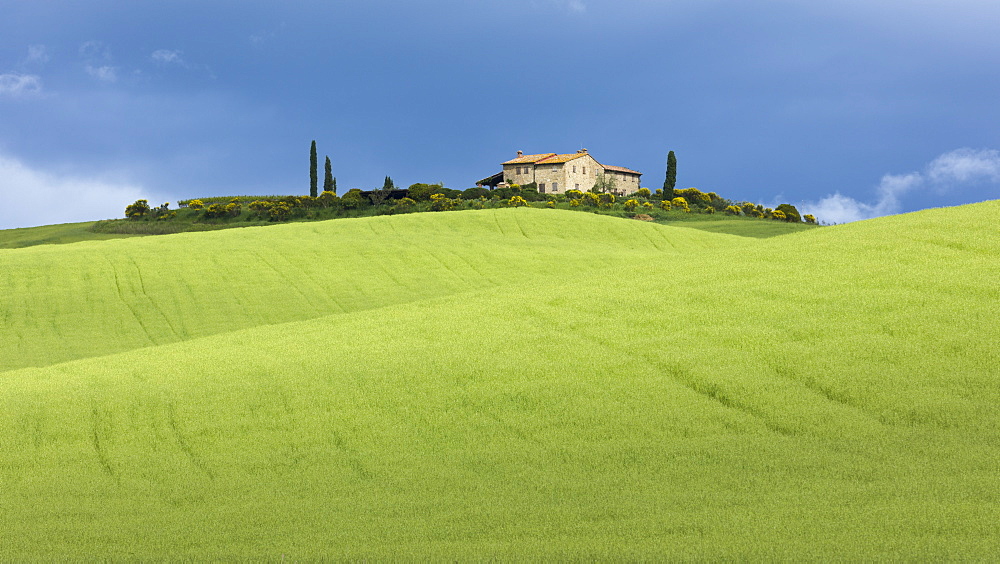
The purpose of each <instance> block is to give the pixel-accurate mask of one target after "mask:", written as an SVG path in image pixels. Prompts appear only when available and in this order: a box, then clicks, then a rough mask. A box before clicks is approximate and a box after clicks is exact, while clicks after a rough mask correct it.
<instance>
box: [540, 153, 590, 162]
mask: <svg viewBox="0 0 1000 564" xmlns="http://www.w3.org/2000/svg"><path fill="white" fill-rule="evenodd" d="M585 156H588V155H587V154H586V153H570V154H568V155H555V154H553V155H552V156H551V157H546V158H544V159H542V160H540V161H538V164H555V163H565V162H569V161H571V160H573V159H578V158H580V157H585Z"/></svg>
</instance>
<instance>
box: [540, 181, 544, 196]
mask: <svg viewBox="0 0 1000 564" xmlns="http://www.w3.org/2000/svg"><path fill="white" fill-rule="evenodd" d="M538 191H539V192H541V193H542V194H544V193H545V183H544V182H542V183H541V184H539V185H538Z"/></svg>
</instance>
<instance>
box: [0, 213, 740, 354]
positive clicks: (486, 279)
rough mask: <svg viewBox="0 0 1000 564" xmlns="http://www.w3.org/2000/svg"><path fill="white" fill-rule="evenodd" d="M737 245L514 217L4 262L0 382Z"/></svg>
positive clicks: (174, 242)
mask: <svg viewBox="0 0 1000 564" xmlns="http://www.w3.org/2000/svg"><path fill="white" fill-rule="evenodd" d="M668 234H669V235H668ZM738 240H739V239H737V238H736V237H730V236H718V235H711V234H706V233H702V232H699V231H693V230H670V229H668V228H663V227H652V226H648V225H642V224H641V222H635V221H622V220H620V219H614V218H609V217H604V216H596V215H591V214H579V213H573V212H563V211H558V210H535V211H534V213H531V212H528V213H521V212H518V211H516V210H511V209H503V210H483V211H480V212H469V213H449V214H412V215H406V216H381V217H374V218H365V219H340V220H336V221H325V222H317V223H296V224H290V225H282V226H273V227H270V226H269V227H249V228H244V229H230V230H225V231H217V232H210V233H180V234H176V235H164V236H158V237H148V238H141V239H126V240H119V241H107V242H85V243H78V244H75V245H72V246H68V247H67V246H44V247H32V248H27V249H17V250H8V251H3V250H0V272H7V273H10V275H9V276H4V277H2V278H0V311H3V312H5V316H6V317H5V329H6V334H7V337H8V338H6V339H4V340H3V341H2V342H0V370H9V369H12V368H20V367H24V366H44V365H48V364H52V363H55V362H62V361H66V360H73V359H77V358H84V357H89V356H96V355H102V354H109V353H114V352H120V351H124V350H130V349H134V348H138V347H148V346H154V345H160V344H165V343H171V342H177V341H183V340H187V339H191V338H195V337H202V336H206V335H213V334H217V333H221V332H225V331H231V330H233V329H243V328H247V327H255V326H258V325H267V324H274V323H284V322H287V321H296V320H302V319H311V318H316V317H321V316H324V315H329V314H335V313H344V312H351V311H358V310H367V309H372V308H376V307H384V306H389V305H393V304H399V303H406V302H411V301H416V300H421V299H426V298H430V297H437V296H445V295H451V294H455V293H459V292H464V291H468V290H473V289H481V288H497V289H498V290H497V291H502V292H513V293H516V294H520V295H522V296H523V297H527V296H530V295H531V293H532V292H534V291H535V290H536V289H537V288H539V287H540V286H544V284H545V283H544V282H543V281H542V279H541V278H540V277H545V276H555V277H556V278H557V279H558V280H560V281H565V280H572V279H573V278H575V277H577V276H579V275H581V274H583V273H586V272H590V271H594V270H600V269H606V268H609V267H610V268H614V267H617V266H621V265H626V264H629V263H632V262H635V261H641V260H644V259H645V258H647V257H649V256H660V255H669V256H675V255H678V254H681V253H684V252H694V251H698V250H707V249H713V248H719V247H724V246H726V245H731V244H734V243H735V242H736V241H738ZM624 283H625V282H624V281H623V282H622V284H623V285H622V286H621V288H622V289H624V288H625V286H624ZM501 288H503V289H502V290H501Z"/></svg>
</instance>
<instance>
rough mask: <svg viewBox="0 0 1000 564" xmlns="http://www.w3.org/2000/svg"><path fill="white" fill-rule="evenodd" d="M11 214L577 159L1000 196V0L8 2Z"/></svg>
mask: <svg viewBox="0 0 1000 564" xmlns="http://www.w3.org/2000/svg"><path fill="white" fill-rule="evenodd" d="M0 16H2V17H0V228H8V227H20V226H29V225H38V224H47V223H59V222H67V221H83V220H88V219H98V218H105V217H119V216H121V215H122V213H123V210H124V207H125V205H126V204H128V203H130V202H131V201H133V200H135V199H137V198H140V197H142V198H148V199H149V200H151V202H154V203H162V202H164V201H169V202H171V203H172V204H173V203H174V202H176V201H177V200H178V199H184V198H191V197H198V196H212V195H228V194H288V193H300V194H301V193H307V192H308V178H309V175H308V151H309V143H310V141H311V140H313V139H315V140H316V141H317V144H318V146H319V152H320V156H321V159H322V156H323V155H329V156H330V158H331V160H332V162H333V170H334V174H335V175H336V176H337V180H338V186H339V187H340V189H341V191H344V190H345V189H347V188H353V187H357V188H364V189H368V188H372V187H377V186H381V184H382V180H383V178H384V177H385V176H386V175H390V176H392V178H393V179H394V180H395V181H396V183H397V184H400V185H409V184H411V183H414V182H444V183H445V185H446V186H448V187H451V188H458V189H464V188H468V187H470V186H473V185H474V183H475V181H476V180H477V179H479V178H482V177H484V176H487V175H489V174H492V173H494V172H497V171H498V170H499V163H500V162H502V161H504V160H507V159H509V158H512V157H513V155H514V153H515V151H517V150H523V151H525V152H527V153H536V152H574V151H576V150H577V149H579V148H581V147H587V148H588V149H589V150H590V152H591V154H593V155H594V156H595V157H596V158H597V159H598V160H599V161H601V162H604V163H606V164H614V165H619V166H627V167H630V168H634V169H636V170H639V171H641V172H643V173H644V176H643V185H645V186H648V187H650V188H658V187H660V186H661V185H662V183H663V175H664V168H665V164H664V163H665V159H666V154H667V151H669V150H674V151H675V152H676V154H677V158H678V187H688V186H696V187H698V188H701V189H702V190H705V191H715V192H718V193H720V194H722V195H723V196H725V197H728V198H730V199H733V200H750V201H755V202H760V203H764V204H767V205H776V204H778V203H782V202H791V203H794V204H796V205H799V206H800V208H801V209H802V210H803V211H804V212H808V211H811V212H813V213H815V214H817V215H818V216H819V218H820V219H821V220H825V221H827V222H843V221H851V220H856V219H863V218H867V217H874V216H878V215H886V214H891V213H899V212H906V211H912V210H916V209H921V208H926V207H934V206H943V205H955V204H961V203H969V202H976V201H982V200H987V199H995V198H1000V151H998V149H1000V103H998V99H1000V96H998V93H1000V39H998V38H1000V2H996V1H995V0H990V1H985V0H965V1H963V0H950V1H945V0H920V1H917V0H908V1H897V0H840V1H829V2H816V1H813V0H809V1H805V0H784V1H782V0H770V1H752V0H697V1H694V0H661V1H654V0H617V1H613V2H612V1H598V0H507V1H504V2H490V1H474V0H467V1H457V0H440V1H427V2H421V1H408V2H401V1H393V0H369V1H366V2H337V1H329V2H320V1H309V2H304V1H299V2H294V1H292V2H266V1H255V2H249V1H242V2H235V1H234V2H221V1H216V2H213V1H197V2H185V1H175V2H155V1H151V2H124V1H121V2H112V1H88V2H67V1H59V0H51V1H49V0H47V1H44V2H42V1H39V2H23V1H20V0H18V1H11V0H0Z"/></svg>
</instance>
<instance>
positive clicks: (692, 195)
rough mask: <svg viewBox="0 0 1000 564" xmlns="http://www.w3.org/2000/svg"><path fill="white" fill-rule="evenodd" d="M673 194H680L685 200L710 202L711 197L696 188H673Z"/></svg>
mask: <svg viewBox="0 0 1000 564" xmlns="http://www.w3.org/2000/svg"><path fill="white" fill-rule="evenodd" d="M674 195H675V196H680V197H682V198H684V200H685V201H686V202H695V201H701V202H711V201H712V197H711V196H709V195H708V194H706V193H704V192H702V191H701V190H699V189H697V188H684V189H683V190H674Z"/></svg>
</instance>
